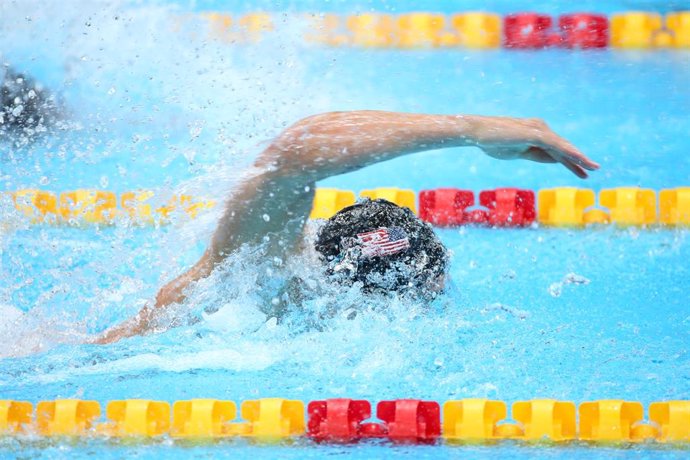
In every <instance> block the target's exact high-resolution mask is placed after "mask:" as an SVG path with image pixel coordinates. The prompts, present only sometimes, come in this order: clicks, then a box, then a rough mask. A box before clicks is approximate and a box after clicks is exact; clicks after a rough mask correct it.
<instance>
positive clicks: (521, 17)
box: [503, 13, 555, 49]
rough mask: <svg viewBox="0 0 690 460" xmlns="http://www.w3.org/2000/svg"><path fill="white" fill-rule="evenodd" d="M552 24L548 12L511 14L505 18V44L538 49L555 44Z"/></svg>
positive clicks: (518, 47)
mask: <svg viewBox="0 0 690 460" xmlns="http://www.w3.org/2000/svg"><path fill="white" fill-rule="evenodd" d="M552 24H553V20H552V19H551V16H549V15H547V14H539V13H516V14H509V15H508V16H506V17H505V18H504V19H503V46H505V47H506V48H516V49H538V48H545V47H547V46H549V45H553V44H555V43H553V42H552V41H553V38H552V34H551V26H552Z"/></svg>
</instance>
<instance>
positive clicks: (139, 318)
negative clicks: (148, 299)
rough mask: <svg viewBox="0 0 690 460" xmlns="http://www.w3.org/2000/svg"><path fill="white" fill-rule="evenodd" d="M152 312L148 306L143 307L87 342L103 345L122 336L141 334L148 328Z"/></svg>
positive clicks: (122, 337) (120, 338)
mask: <svg viewBox="0 0 690 460" xmlns="http://www.w3.org/2000/svg"><path fill="white" fill-rule="evenodd" d="M152 315H153V312H152V311H151V309H150V308H148V307H144V308H142V309H141V311H140V312H139V313H137V315H136V316H133V317H132V318H130V319H128V320H126V321H123V322H122V323H120V324H118V325H117V326H115V327H112V328H110V329H108V330H107V331H105V332H104V333H102V334H101V335H99V336H97V337H96V338H94V339H93V340H90V341H89V343H95V344H99V345H104V344H107V343H113V342H118V341H120V340H122V339H124V338H127V337H132V336H134V335H142V334H144V333H145V332H147V331H148V330H150V324H151V319H152Z"/></svg>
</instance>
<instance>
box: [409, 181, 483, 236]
mask: <svg viewBox="0 0 690 460" xmlns="http://www.w3.org/2000/svg"><path fill="white" fill-rule="evenodd" d="M470 206H474V192H473V191H471V190H459V189H457V188H438V189H436V190H422V191H421V192H420V193H419V217H420V218H421V219H422V220H423V221H425V222H429V223H431V224H433V225H437V226H439V227H454V226H458V225H462V224H464V223H466V222H465V216H464V214H463V212H464V211H465V209H466V208H469V207H470Z"/></svg>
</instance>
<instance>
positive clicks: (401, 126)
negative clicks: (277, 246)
mask: <svg viewBox="0 0 690 460" xmlns="http://www.w3.org/2000/svg"><path fill="white" fill-rule="evenodd" d="M475 118H476V117H473V116H464V115H424V114H408V113H394V112H378V111H355V112H334V113H327V114H321V115H316V116H313V117H309V118H305V119H304V120H302V121H300V122H298V123H296V124H295V125H293V126H292V127H290V128H289V129H287V130H286V131H285V132H283V133H282V134H281V136H279V137H278V138H277V139H276V141H275V142H274V143H273V144H272V145H271V147H270V148H269V149H268V150H267V151H266V152H265V154H264V156H263V158H262V160H264V161H265V162H271V163H273V165H274V166H275V167H276V168H277V169H280V170H281V171H283V172H286V171H289V170H291V169H297V170H299V171H301V172H305V170H307V171H306V172H313V173H315V174H316V175H317V176H318V177H317V179H318V178H321V177H322V176H326V177H327V176H329V175H332V174H340V173H342V172H346V171H347V170H352V169H359V168H361V167H364V166H367V165H370V164H374V163H377V162H380V161H385V160H389V159H392V158H395V157H398V156H401V155H406V154H410V153H415V152H419V151H423V150H431V149H438V148H446V147H462V146H467V145H477V141H478V137H477V136H478V135H479V134H480V133H481V130H480V129H479V128H480V127H481V126H480V125H484V124H486V121H485V120H476V119H475ZM479 118H481V117H479ZM308 169H311V170H312V171H308Z"/></svg>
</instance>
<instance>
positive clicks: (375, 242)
mask: <svg viewBox="0 0 690 460" xmlns="http://www.w3.org/2000/svg"><path fill="white" fill-rule="evenodd" d="M357 241H358V242H359V244H360V245H361V247H362V255H363V256H364V257H374V256H389V255H392V254H397V253H398V252H401V251H404V250H406V249H409V247H410V240H409V239H408V238H407V233H405V230H403V229H402V228H400V227H391V228H386V227H381V228H378V229H376V230H372V231H370V232H365V233H358V234H357Z"/></svg>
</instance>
